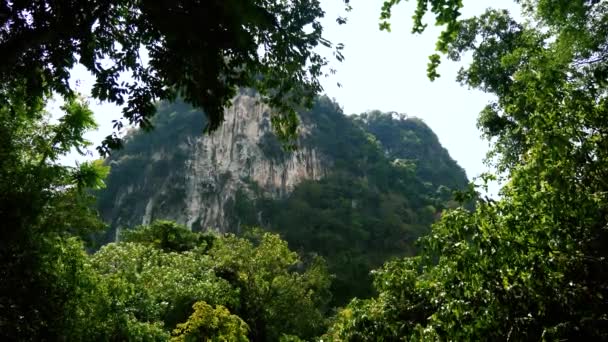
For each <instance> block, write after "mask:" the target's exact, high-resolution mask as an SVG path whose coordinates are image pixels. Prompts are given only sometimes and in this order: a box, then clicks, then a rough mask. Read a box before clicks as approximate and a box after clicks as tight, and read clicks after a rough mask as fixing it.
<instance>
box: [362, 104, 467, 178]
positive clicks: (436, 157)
mask: <svg viewBox="0 0 608 342" xmlns="http://www.w3.org/2000/svg"><path fill="white" fill-rule="evenodd" d="M357 122H358V123H359V124H360V125H362V126H363V127H364V129H365V130H366V131H368V132H370V133H371V134H373V135H374V136H375V137H376V138H377V139H378V141H379V142H380V144H382V147H383V149H384V151H385V153H386V155H387V156H388V157H389V158H391V159H402V160H405V161H409V162H410V163H411V164H412V165H413V166H414V168H415V172H416V175H417V176H418V178H420V179H421V180H422V181H424V182H430V183H432V184H441V185H444V186H446V187H448V188H451V189H462V188H464V187H466V185H467V183H468V182H467V178H466V174H465V172H464V170H463V169H462V168H461V167H460V166H458V164H456V162H455V161H454V160H453V159H452V158H451V157H450V155H449V154H448V151H447V150H446V149H445V148H443V147H442V146H441V145H440V144H439V140H438V139H437V136H436V135H435V133H433V131H432V130H431V129H430V128H429V127H428V126H427V125H426V124H424V122H422V120H420V119H418V118H407V117H406V116H404V115H396V114H394V113H382V112H379V111H373V112H369V113H364V114H361V115H359V116H358V117H357Z"/></svg>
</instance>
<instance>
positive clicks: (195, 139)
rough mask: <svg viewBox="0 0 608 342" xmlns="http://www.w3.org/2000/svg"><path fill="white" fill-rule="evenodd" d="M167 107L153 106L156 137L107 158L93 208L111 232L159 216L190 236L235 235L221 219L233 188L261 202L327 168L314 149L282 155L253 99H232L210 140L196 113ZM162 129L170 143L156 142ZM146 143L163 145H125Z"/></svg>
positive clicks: (303, 131)
mask: <svg viewBox="0 0 608 342" xmlns="http://www.w3.org/2000/svg"><path fill="white" fill-rule="evenodd" d="M167 108H172V107H167ZM167 108H163V107H161V108H160V110H159V114H158V115H159V116H162V117H161V118H160V120H165V122H162V121H161V122H157V123H156V126H157V129H156V130H155V131H153V132H152V133H148V134H145V133H144V134H142V133H139V132H135V133H133V134H131V136H130V137H129V139H128V140H127V144H126V148H125V150H123V151H120V152H118V153H117V154H116V155H115V156H113V157H112V158H111V159H110V160H109V164H110V165H111V166H112V174H111V176H110V179H109V180H108V184H109V189H108V190H106V191H105V193H103V194H102V196H101V200H100V202H101V209H102V214H103V215H104V216H105V218H106V219H108V220H109V221H110V223H111V224H112V225H113V226H114V227H117V228H120V227H121V226H134V225H138V224H147V223H149V222H151V221H152V220H154V219H157V218H165V219H173V220H176V221H177V222H180V223H183V224H186V225H187V226H188V227H190V228H191V229H194V230H201V229H215V230H219V231H223V232H224V231H227V230H230V229H238V227H230V226H231V225H233V224H234V221H233V220H232V219H231V218H228V217H226V208H227V206H230V205H232V204H233V203H234V201H235V195H236V194H237V192H238V191H239V190H240V191H244V192H246V193H247V194H248V195H249V196H255V194H254V192H253V191H252V188H255V190H256V193H259V192H261V193H263V194H264V195H265V196H269V197H274V198H276V197H280V196H284V195H286V194H288V193H289V192H290V191H291V190H292V189H293V188H294V186H295V185H297V184H298V183H300V182H301V181H302V180H305V179H313V180H314V179H319V178H321V177H322V176H323V175H324V174H325V172H326V170H327V169H328V167H329V165H330V164H331V162H330V160H329V158H327V156H324V155H323V153H321V152H319V151H318V150H317V149H316V148H314V147H308V146H300V147H299V148H298V149H297V150H296V151H294V152H291V153H285V152H283V151H282V150H281V149H280V145H279V143H278V141H276V138H274V136H273V135H272V132H271V126H270V110H269V108H268V107H267V106H266V105H264V104H262V103H260V102H259V101H257V99H256V98H255V97H253V96H249V95H245V94H242V95H239V96H237V97H236V98H235V99H234V101H233V105H232V107H230V108H229V109H227V110H226V111H225V114H224V115H225V122H224V123H223V125H222V126H220V128H219V129H218V130H217V131H215V132H213V133H211V134H209V135H205V134H203V133H202V131H203V129H202V128H203V121H204V116H203V114H202V113H200V112H197V111H192V110H186V112H187V113H185V114H184V113H181V112H173V113H167V112H166V111H167V110H168V109H167ZM182 109H183V108H182ZM166 116H168V118H165V117H166ZM312 129H313V125H312V124H311V123H308V124H306V123H305V124H302V125H301V127H300V135H301V137H302V139H304V138H306V136H307V135H308V134H310V131H311V130H312ZM161 130H172V131H173V132H171V133H172V137H166V138H167V139H168V140H166V141H162V140H163V135H165V134H167V132H162V131H161ZM146 138H149V140H150V141H157V139H160V140H161V142H163V143H164V144H162V145H159V146H148V148H146V149H144V150H143V151H142V150H137V153H135V154H134V153H133V152H134V150H135V149H134V148H132V147H133V146H132V144H133V143H132V142H133V141H139V140H141V139H146ZM269 145H274V150H271V147H269ZM125 173H127V174H129V177H128V179H124V177H123V176H125ZM236 225H237V226H238V222H237V223H236Z"/></svg>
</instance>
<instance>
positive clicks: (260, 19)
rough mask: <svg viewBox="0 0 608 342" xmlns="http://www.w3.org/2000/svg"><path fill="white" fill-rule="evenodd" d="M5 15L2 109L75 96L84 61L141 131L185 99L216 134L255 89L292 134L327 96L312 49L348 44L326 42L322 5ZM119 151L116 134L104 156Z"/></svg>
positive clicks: (99, 93) (127, 4) (98, 87)
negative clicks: (17, 101)
mask: <svg viewBox="0 0 608 342" xmlns="http://www.w3.org/2000/svg"><path fill="white" fill-rule="evenodd" d="M0 13H1V14H0V51H2V56H0V88H1V89H2V93H1V94H0V101H2V103H7V101H10V98H11V97H12V96H17V95H18V96H21V97H24V98H25V99H27V103H28V104H32V103H35V102H36V101H38V99H40V98H44V97H48V96H50V95H51V94H52V93H57V94H60V95H62V96H64V97H70V96H72V95H73V94H74V92H75V89H74V88H73V87H72V86H71V85H70V83H69V77H70V70H71V68H73V67H74V66H76V65H77V64H80V65H83V66H84V67H85V68H86V69H87V70H88V71H89V72H91V73H92V74H93V75H94V77H95V84H94V86H93V89H92V96H93V97H94V98H95V99H98V100H101V101H107V102H111V103H115V104H117V105H124V108H123V111H122V116H123V119H124V120H126V121H127V122H128V123H130V124H137V125H139V126H141V127H143V128H150V127H151V126H150V118H151V117H152V115H153V114H154V112H155V106H154V102H155V101H158V100H175V99H176V97H178V96H179V97H181V98H183V99H184V100H185V101H186V102H187V103H190V104H192V105H194V106H195V107H198V108H201V109H203V110H204V112H205V114H206V116H207V118H208V119H209V120H208V123H207V128H208V129H209V130H213V129H215V128H217V127H218V125H219V124H220V123H221V122H222V121H223V109H224V107H226V106H228V105H229V103H230V100H231V99H232V98H233V97H234V95H235V94H236V91H237V90H238V88H240V87H250V88H254V89H256V90H257V91H258V92H259V93H260V94H261V95H262V98H263V100H264V101H266V102H268V103H269V104H271V106H272V107H274V108H276V109H277V113H278V114H277V115H276V116H275V117H274V119H273V124H274V128H275V131H276V132H277V133H278V134H279V136H281V137H283V138H285V139H286V138H290V137H293V135H294V134H295V130H296V126H297V118H296V117H295V113H294V109H295V108H297V107H298V106H300V105H302V104H305V103H302V102H303V101H302V100H303V99H304V100H308V101H310V100H311V99H312V97H313V96H314V95H315V94H316V93H318V92H319V91H320V90H321V85H320V83H319V77H320V76H322V75H323V74H324V73H325V72H326V70H325V66H326V64H327V59H326V58H325V57H323V56H322V55H320V54H319V52H318V51H317V50H315V48H316V47H317V46H319V45H322V46H326V47H328V48H330V47H333V48H335V51H334V54H335V56H336V58H338V60H341V59H342V58H343V56H342V53H341V50H342V48H343V46H342V45H341V44H337V45H335V46H332V43H331V42H329V41H328V40H326V39H325V38H323V35H322V31H323V28H322V26H321V24H320V21H319V20H320V18H322V17H323V16H324V12H323V10H322V9H321V6H320V3H319V1H316V0H315V1H290V2H286V1H262V0H252V1H243V0H229V1H192V0H183V1H181V0H180V1H161V2H158V1H151V0H114V1H54V0H49V1H46V0H45V1H31V2H28V1H12V2H11V1H3V2H2V3H1V4H0ZM340 22H344V21H343V20H341V21H340ZM123 74H125V75H128V76H130V80H125V79H124V78H121V75H123ZM17 93H18V94H17ZM304 102H306V101H304ZM123 125H124V122H123V120H122V119H117V120H115V121H114V128H115V129H116V130H120V129H121V128H122V127H123ZM119 146H120V138H119V135H118V134H117V133H116V132H114V134H113V135H110V136H108V137H107V138H106V139H105V140H104V142H103V144H102V145H101V146H99V148H98V150H99V152H100V153H101V154H102V155H106V154H107V153H109V152H110V150H111V149H113V148H116V147H119Z"/></svg>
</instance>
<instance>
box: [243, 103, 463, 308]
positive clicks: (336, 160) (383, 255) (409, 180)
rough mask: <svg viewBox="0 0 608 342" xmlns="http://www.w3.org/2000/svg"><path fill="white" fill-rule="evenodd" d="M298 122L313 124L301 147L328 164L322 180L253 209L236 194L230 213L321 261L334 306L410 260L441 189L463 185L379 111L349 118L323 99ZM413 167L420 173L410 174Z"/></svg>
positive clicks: (438, 156)
mask: <svg viewBox="0 0 608 342" xmlns="http://www.w3.org/2000/svg"><path fill="white" fill-rule="evenodd" d="M301 117H302V121H303V122H304V123H307V124H313V125H314V126H315V129H314V130H313V131H312V133H311V134H310V135H308V136H307V137H305V138H304V140H303V142H302V146H303V147H304V146H305V147H314V148H317V149H318V150H320V151H322V152H323V153H324V154H325V155H327V156H329V157H330V158H331V160H332V164H333V166H332V168H331V170H330V172H329V175H327V176H326V177H325V178H323V179H321V180H319V181H305V182H303V183H301V184H299V185H297V186H296V188H295V189H294V191H293V192H292V193H291V194H290V195H288V196H287V198H285V199H278V200H270V199H258V200H257V201H255V203H254V204H253V205H252V204H248V203H247V202H246V201H243V200H242V198H243V197H242V194H241V195H240V196H237V202H239V203H241V204H240V206H239V208H240V211H237V212H236V214H237V215H239V216H238V217H239V220H240V223H241V224H257V223H263V224H265V225H267V227H269V228H271V229H272V230H274V231H277V232H279V233H280V234H281V235H282V236H283V237H284V238H285V239H286V240H287V241H288V242H289V243H290V245H291V246H292V247H293V248H296V249H297V250H299V251H302V252H309V253H311V252H314V253H319V254H320V255H322V256H324V257H325V258H326V259H327V261H328V264H329V268H330V271H331V272H332V273H334V274H335V275H336V278H335V279H334V281H333V283H332V292H333V294H334V298H333V303H334V304H337V305H340V304H344V303H346V302H347V301H348V300H349V299H350V298H352V297H355V296H357V297H367V296H370V295H371V294H372V289H371V278H370V276H369V272H370V271H371V270H372V269H374V268H376V267H378V266H380V265H381V264H382V263H383V262H384V261H386V260H387V259H389V258H391V257H394V256H403V255H411V254H413V253H414V252H415V247H414V241H415V240H416V239H417V238H418V237H419V236H421V235H423V234H424V233H426V232H427V231H428V227H429V226H430V224H431V223H432V222H433V221H434V220H435V219H436V217H437V215H438V214H439V211H440V210H441V208H442V207H445V205H447V204H446V203H445V202H444V201H447V200H449V199H451V191H450V190H449V188H447V187H448V186H449V187H451V188H452V189H462V188H464V187H465V186H466V184H467V179H466V176H465V174H464V171H462V169H461V168H460V167H459V166H458V165H457V164H456V163H455V162H454V161H453V160H452V159H451V158H450V157H449V155H447V152H446V151H445V150H444V149H443V148H442V147H441V145H440V144H439V142H438V141H437V138H436V136H435V135H434V134H433V133H432V131H431V130H430V129H429V128H428V127H427V126H426V125H424V123H422V122H421V121H420V120H418V119H415V118H412V119H400V120H396V119H392V118H391V114H383V113H380V112H373V113H370V114H364V115H362V116H359V117H353V118H349V117H347V116H345V115H344V114H342V111H341V110H340V108H339V106H338V105H337V104H336V103H335V102H333V101H331V100H330V99H328V98H327V97H322V98H320V99H318V101H317V102H316V103H315V105H314V106H313V108H312V109H311V110H310V111H306V112H303V113H302V114H301ZM353 119H354V120H353ZM395 134H398V135H399V136H400V138H401V139H400V140H399V139H396V138H394V137H393V135H395ZM404 137H405V138H407V139H403V138H404ZM408 139H409V140H408ZM400 158H409V159H411V163H410V164H408V163H405V162H400V161H398V160H397V159H400ZM408 165H411V166H413V167H408ZM418 166H420V169H421V170H423V171H421V172H415V171H414V170H412V169H415V170H416V171H417V170H418ZM440 186H442V192H441V191H440V193H439V194H438V193H437V189H438V188H439V187H440ZM256 212H258V213H260V214H261V222H259V218H260V217H258V215H254V213H256Z"/></svg>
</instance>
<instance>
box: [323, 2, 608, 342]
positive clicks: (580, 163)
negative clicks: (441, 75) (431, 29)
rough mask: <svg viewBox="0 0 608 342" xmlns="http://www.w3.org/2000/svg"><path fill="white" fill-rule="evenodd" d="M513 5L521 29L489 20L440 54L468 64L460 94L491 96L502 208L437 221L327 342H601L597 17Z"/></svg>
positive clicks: (602, 158) (581, 9)
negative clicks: (519, 11) (518, 9)
mask: <svg viewBox="0 0 608 342" xmlns="http://www.w3.org/2000/svg"><path fill="white" fill-rule="evenodd" d="M520 3H521V5H522V6H523V8H524V13H525V16H526V17H525V19H527V20H526V21H524V22H518V21H516V20H515V19H513V18H512V17H511V16H510V15H509V13H508V12H507V11H500V10H492V9H490V10H488V11H486V12H485V13H484V14H482V15H480V16H478V17H474V18H470V19H465V20H459V21H456V22H455V23H454V25H455V26H454V27H456V28H457V30H456V31H455V32H456V34H455V35H454V36H452V37H451V38H450V40H449V41H448V44H447V45H446V46H445V52H446V53H447V55H448V58H450V59H453V60H458V59H459V58H460V56H461V55H462V54H464V53H466V52H472V57H473V58H472V62H471V64H470V65H468V66H466V67H464V68H462V69H461V71H460V73H459V75H458V79H459V80H460V81H461V82H462V83H463V84H465V85H468V86H470V87H473V88H478V89H481V90H484V91H486V92H489V93H492V94H494V95H496V98H497V100H496V101H495V102H494V103H492V104H490V105H489V106H487V107H486V108H485V109H484V110H483V111H482V112H481V114H480V119H479V126H480V128H481V130H482V132H483V133H484V134H485V135H486V136H487V137H488V138H490V139H492V141H493V142H494V149H493V159H491V160H492V161H493V162H494V163H495V165H496V166H497V169H498V171H499V172H501V173H502V174H503V175H504V176H505V177H507V179H508V182H507V184H506V185H505V186H504V187H503V189H502V190H501V198H500V199H499V200H496V201H494V200H486V201H478V203H477V206H476V210H475V211H474V212H467V211H464V210H462V209H456V210H454V211H452V212H450V213H448V214H445V215H444V216H443V217H442V219H441V221H440V222H439V223H437V224H435V225H434V226H433V228H432V231H431V233H430V234H429V235H428V236H427V237H424V238H423V239H421V241H420V244H421V248H422V252H421V254H420V255H419V256H416V257H413V258H406V259H403V260H399V261H394V262H389V263H387V264H386V265H385V266H384V267H383V268H382V269H381V270H379V271H378V272H377V273H376V274H375V284H376V288H377V290H378V291H379V296H378V297H377V298H375V299H372V300H369V301H353V302H352V303H351V304H350V305H349V306H348V307H347V308H346V309H345V310H344V311H342V312H341V313H340V314H339V316H338V317H337V319H336V323H335V324H334V325H333V327H332V328H331V329H330V332H329V334H328V338H329V339H330V340H336V341H350V340H369V341H377V340H382V339H384V340H396V339H402V340H409V339H414V340H444V339H455V340H604V339H606V338H608V326H607V325H606V317H605V312H606V310H607V307H606V305H607V302H606V296H607V295H608V293H607V290H608V285H607V284H608V282H607V280H608V279H606V274H607V273H606V271H607V264H606V248H605V241H606V237H607V235H606V234H607V232H606V227H607V222H606V219H607V217H608V216H607V213H608V212H607V211H606V210H607V206H606V203H607V201H606V200H607V198H606V182H605V179H606V175H605V174H604V173H605V170H606V169H607V166H608V165H607V164H606V162H607V160H606V151H607V149H606V147H607V145H606V137H607V135H606V117H608V116H607V114H608V111H607V109H608V107H607V103H608V102H607V97H606V94H607V92H606V90H607V89H606V86H607V85H608V82H607V75H608V74H607V73H606V70H608V69H607V67H608V40H607V37H608V35H607V34H606V33H607V31H606V29H608V26H607V25H606V23H607V22H608V20H607V19H608V18H607V17H608V4H606V3H605V2H599V1H582V0H581V1H559V0H558V1H521V2H520Z"/></svg>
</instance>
